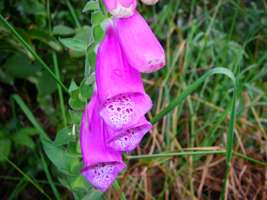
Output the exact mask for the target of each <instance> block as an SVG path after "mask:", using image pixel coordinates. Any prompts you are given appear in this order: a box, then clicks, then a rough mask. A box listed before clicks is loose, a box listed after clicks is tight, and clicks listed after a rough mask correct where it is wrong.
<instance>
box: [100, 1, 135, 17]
mask: <svg viewBox="0 0 267 200" xmlns="http://www.w3.org/2000/svg"><path fill="white" fill-rule="evenodd" d="M104 4H105V6H106V8H107V10H108V11H109V12H110V14H111V15H113V16H114V17H117V18H125V17H130V16H132V15H133V13H134V11H135V8H136V4H137V0H104Z"/></svg>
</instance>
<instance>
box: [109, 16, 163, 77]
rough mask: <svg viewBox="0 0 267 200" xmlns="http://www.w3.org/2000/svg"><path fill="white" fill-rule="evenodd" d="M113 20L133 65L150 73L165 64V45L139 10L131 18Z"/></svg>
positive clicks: (140, 70) (123, 47)
mask: <svg viewBox="0 0 267 200" xmlns="http://www.w3.org/2000/svg"><path fill="white" fill-rule="evenodd" d="M113 22H114V26H115V28H116V29H117V33H118V37H119V40H120V44H121V47H122V49H123V52H124V54H125V55H126V57H127V59H128V62H129V64H130V65H131V66H132V67H134V68H136V69H137V70H138V71H139V72H145V73H150V72H154V71H157V70H159V69H161V68H162V67H163V66H164V65H165V53H164V49H163V47H162V46H161V44H160V42H159V41H158V39H157V38H156V36H155V35H154V33H153V32H152V30H151V29H150V27H149V26H148V24H147V23H146V21H145V19H144V18H143V17H142V16H141V15H140V14H139V13H138V12H135V14H134V15H133V16H131V17H129V18H123V19H116V18H114V19H113Z"/></svg>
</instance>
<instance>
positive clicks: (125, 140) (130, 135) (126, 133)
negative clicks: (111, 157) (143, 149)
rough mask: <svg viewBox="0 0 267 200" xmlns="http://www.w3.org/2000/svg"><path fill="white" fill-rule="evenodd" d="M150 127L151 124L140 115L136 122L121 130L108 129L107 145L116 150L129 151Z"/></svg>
mask: <svg viewBox="0 0 267 200" xmlns="http://www.w3.org/2000/svg"><path fill="white" fill-rule="evenodd" d="M151 128H152V125H151V124H150V123H149V122H148V121H147V120H146V118H145V117H142V118H141V119H140V120H139V122H138V123H137V124H135V125H134V126H132V127H129V128H128V129H126V130H121V131H109V132H108V136H107V141H108V145H109V146H110V147H111V148H113V149H115V150H117V151H126V152H130V151H132V150H134V149H135V148H136V147H137V146H138V145H139V143H140V142H141V140H142V139H143V137H144V135H145V134H146V133H147V132H148V131H149V130H150V129H151Z"/></svg>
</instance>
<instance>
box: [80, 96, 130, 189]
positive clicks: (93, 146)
mask: <svg viewBox="0 0 267 200" xmlns="http://www.w3.org/2000/svg"><path fill="white" fill-rule="evenodd" d="M106 131H107V129H106V128H105V124H104V121H103V119H102V118H101V117H100V116H99V112H98V102H97V96H96V95H94V96H93V97H92V99H91V101H90V103H89V104H88V105H87V106H86V108H85V110H84V112H83V117H82V121H81V127H80V145H81V152H82V157H83V163H84V168H83V169H82V174H83V176H85V177H86V179H87V180H88V181H89V182H90V183H91V184H92V185H93V186H94V187H95V188H97V189H99V190H101V191H105V190H106V189H107V188H108V187H109V186H110V185H111V184H112V182H113V181H114V180H115V178H116V177H117V176H118V174H119V173H120V172H121V171H122V170H123V169H124V168H125V164H124V163H123V161H122V156H121V153H120V152H118V151H115V150H113V149H112V148H110V147H108V146H107V144H106Z"/></svg>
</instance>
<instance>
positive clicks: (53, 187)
mask: <svg viewBox="0 0 267 200" xmlns="http://www.w3.org/2000/svg"><path fill="white" fill-rule="evenodd" d="M40 155H41V161H42V165H43V169H44V172H45V175H46V177H47V180H48V182H49V185H50V187H51V189H52V191H53V192H54V194H55V196H56V199H57V200H60V199H61V198H60V195H59V193H58V191H57V188H56V186H55V184H54V182H53V180H52V177H51V174H50V172H49V170H48V166H47V164H46V162H45V159H44V155H43V153H42V152H40Z"/></svg>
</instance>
